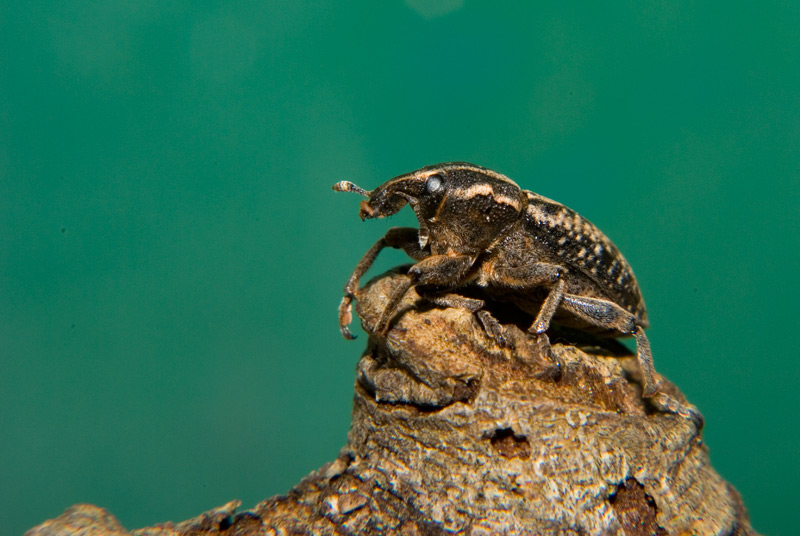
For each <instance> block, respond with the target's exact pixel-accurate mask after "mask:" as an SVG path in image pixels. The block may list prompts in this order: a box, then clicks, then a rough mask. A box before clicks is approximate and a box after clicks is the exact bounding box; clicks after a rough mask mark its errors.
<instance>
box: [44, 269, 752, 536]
mask: <svg viewBox="0 0 800 536" xmlns="http://www.w3.org/2000/svg"><path fill="white" fill-rule="evenodd" d="M405 277H406V276H405V275H403V274H402V273H399V272H392V273H389V274H387V275H385V276H383V277H381V278H379V279H376V280H375V281H373V282H372V283H370V284H369V285H367V286H366V287H365V288H364V289H361V290H360V291H359V293H358V303H357V311H358V313H359V315H360V316H361V318H362V324H363V326H364V328H365V329H366V330H367V332H368V333H370V334H371V336H370V340H369V342H368V344H367V349H366V351H365V353H364V355H363V356H362V359H361V361H360V362H359V365H358V369H357V378H356V383H355V400H354V408H353V419H352V424H351V428H350V434H349V438H348V442H347V445H346V446H345V447H344V448H343V449H342V451H341V454H340V456H339V458H337V459H336V460H335V461H333V462H331V463H329V464H327V465H326V466H324V467H323V468H322V469H320V470H319V471H315V472H313V473H311V474H310V475H309V476H308V477H306V478H305V479H303V480H302V481H301V482H300V483H299V484H298V485H297V486H296V487H295V488H293V489H292V490H291V491H290V492H289V493H288V494H287V495H285V496H279V497H273V498H270V499H267V500H265V501H263V502H261V503H260V504H258V505H256V507H255V508H253V509H252V510H249V511H245V512H240V513H236V512H235V509H236V508H237V507H238V502H231V503H228V504H227V505H224V506H223V507H220V508H219V509H217V510H212V511H210V512H207V513H205V514H202V515H200V516H198V517H197V518H194V519H191V520H188V521H185V522H183V523H180V524H173V523H166V524H163V525H158V526H155V527H150V528H145V529H139V530H134V531H131V532H127V531H126V530H125V529H123V528H122V527H121V526H119V524H118V523H117V521H116V520H115V519H114V518H113V517H112V516H111V515H109V514H108V513H106V512H105V511H104V510H102V509H100V508H97V507H94V506H88V505H79V506H76V507H73V508H71V509H69V510H68V511H67V512H65V514H64V515H62V516H61V517H59V518H56V519H54V520H50V521H47V522H45V523H43V524H42V525H40V526H38V527H35V528H34V529H31V531H29V533H28V534H29V535H30V536H43V535H54V534H59V535H62V534H92V535H95V534H97V535H100V534H113V535H123V534H135V535H139V536H144V535H147V536H155V535H159V536H167V535H169V536H172V535H193V534H198V535H199V534H224V535H256V534H259V535H260V534H287V535H288V534H420V535H423V534H473V535H474V534H540V535H590V534H591V535H610V534H620V535H628V536H634V535H659V536H661V535H688V534H691V535H698V536H700V535H712V534H714V535H750V534H755V533H754V532H753V530H752V528H751V527H750V524H749V522H748V519H747V514H746V511H745V508H744V506H743V504H742V503H741V500H740V499H739V496H738V494H737V492H736V491H735V490H734V489H733V488H732V487H731V486H730V485H729V484H727V483H726V482H725V481H724V480H722V478H720V476H719V475H718V474H717V473H716V472H715V471H714V469H713V468H712V467H711V464H710V462H709V458H708V453H707V450H706V448H705V446H704V445H703V441H702V435H701V433H700V431H699V430H698V429H697V427H696V425H695V424H694V423H693V422H692V421H690V420H687V419H685V418H683V417H680V416H677V415H674V414H668V413H662V412H659V411H658V410H657V409H656V408H654V407H651V406H650V405H649V404H648V402H647V401H645V400H643V399H642V397H641V385H640V382H639V376H638V374H637V371H636V362H635V359H633V358H632V357H631V356H628V355H625V356H623V355H620V354H619V352H616V353H615V351H613V345H611V346H609V345H600V346H598V343H597V342H590V341H586V340H584V341H582V342H581V343H580V344H578V345H577V346H576V345H575V344H572V343H567V342H564V341H565V339H564V337H566V338H567V339H568V338H569V334H566V335H565V334H564V333H562V334H561V335H559V334H557V333H554V334H552V341H553V356H548V355H547V354H546V353H543V352H542V348H541V346H540V345H539V344H537V343H536V342H535V341H534V339H532V338H530V337H529V336H528V335H527V334H525V333H524V332H523V331H522V330H520V329H519V328H518V327H516V326H515V325H513V324H506V328H505V329H506V335H507V336H508V337H509V339H510V340H511V341H513V347H514V348H513V349H509V348H501V347H499V346H498V345H497V344H496V343H495V341H494V340H493V339H492V338H489V337H488V336H487V335H486V333H485V332H484V330H483V328H482V326H481V325H480V323H479V322H477V320H476V317H475V315H474V314H472V313H470V312H469V311H467V310H465V309H460V308H457V307H451V308H431V307H426V306H425V305H424V303H423V302H421V301H420V300H419V299H418V296H417V295H416V293H415V292H414V291H413V290H411V291H409V292H408V293H407V295H406V297H405V298H404V299H403V301H402V302H401V305H400V309H399V311H398V313H397V314H396V315H394V317H393V319H392V322H391V323H390V329H389V330H388V333H387V334H386V335H385V336H379V335H376V334H374V333H373V330H372V326H374V325H375V324H376V323H377V322H378V319H379V318H380V316H381V313H382V311H383V307H384V305H385V304H386V303H388V302H389V301H391V298H392V295H393V293H394V291H395V289H396V288H399V287H398V285H402V283H403V280H404V278H405ZM560 340H561V341H562V342H559V341H560ZM656 355H657V353H656ZM553 357H554V358H555V359H553ZM556 362H558V363H559V366H556V364H555V363H556ZM660 379H661V382H662V386H663V390H664V391H665V392H667V393H669V394H670V395H671V396H673V397H674V398H676V399H678V400H680V401H682V402H684V401H685V399H684V398H683V395H682V394H681V393H680V392H679V391H678V390H677V389H676V388H675V387H674V386H673V385H672V384H670V383H669V382H668V381H667V380H665V379H663V378H660Z"/></svg>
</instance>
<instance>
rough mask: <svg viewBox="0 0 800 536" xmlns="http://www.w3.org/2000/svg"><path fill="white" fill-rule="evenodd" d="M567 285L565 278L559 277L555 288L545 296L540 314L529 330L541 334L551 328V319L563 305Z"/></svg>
mask: <svg viewBox="0 0 800 536" xmlns="http://www.w3.org/2000/svg"><path fill="white" fill-rule="evenodd" d="M566 287H567V283H566V282H565V281H564V280H563V279H559V280H558V282H557V283H556V284H555V285H554V286H553V288H551V289H550V292H549V293H548V294H547V298H545V300H544V303H543V304H542V308H541V309H539V314H537V315H536V320H534V322H533V325H532V326H531V327H530V329H529V330H528V331H531V332H533V333H536V334H538V335H541V334H542V333H544V332H545V331H547V330H548V328H550V320H551V319H552V318H553V315H554V314H555V313H556V309H558V306H559V305H561V300H562V299H564V289H566Z"/></svg>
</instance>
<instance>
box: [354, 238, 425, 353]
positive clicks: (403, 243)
mask: <svg viewBox="0 0 800 536" xmlns="http://www.w3.org/2000/svg"><path fill="white" fill-rule="evenodd" d="M385 247H391V248H395V249H402V250H404V251H405V252H406V254H407V255H408V256H409V257H411V258H412V259H415V260H420V259H423V258H425V256H426V255H427V253H426V251H425V250H423V249H422V248H421V247H420V246H419V235H418V233H417V230H416V229H414V228H413V227H392V228H391V229H389V230H388V231H386V234H385V235H384V236H383V237H382V238H381V239H380V240H378V241H377V242H375V243H374V244H373V245H372V247H371V248H369V249H368V250H367V252H366V253H364V256H363V257H361V260H360V261H359V262H358V264H357V265H356V267H355V269H354V270H353V273H352V275H351V276H350V278H349V279H348V280H347V283H345V285H344V297H343V298H342V301H341V302H340V303H339V329H340V330H341V332H342V335H343V336H344V338H345V339H351V340H352V339H355V338H356V337H355V335H353V333H352V332H351V331H350V328H349V327H348V325H349V324H350V322H351V321H352V320H353V313H352V303H353V298H354V297H355V295H356V291H357V290H358V284H359V282H360V281H361V278H362V277H363V276H364V274H366V273H367V271H368V270H369V269H370V267H371V266H372V264H373V263H374V262H375V259H376V258H378V254H379V253H380V252H381V251H382V250H383V248H385Z"/></svg>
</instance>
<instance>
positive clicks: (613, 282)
mask: <svg viewBox="0 0 800 536" xmlns="http://www.w3.org/2000/svg"><path fill="white" fill-rule="evenodd" d="M334 189H335V190H337V191H353V192H357V193H360V194H361V195H364V196H366V197H367V199H365V200H364V201H362V202H361V211H360V212H361V218H362V219H368V218H381V217H385V216H390V215H392V214H394V213H396V212H397V211H399V210H400V209H401V208H402V207H403V206H405V205H406V204H408V205H410V206H411V208H412V209H413V210H414V213H415V214H416V216H417V220H418V221H419V229H414V228H397V227H395V228H392V229H389V231H388V232H387V233H386V235H385V236H384V237H383V238H381V239H380V240H379V241H378V242H376V243H375V244H374V245H373V246H372V248H370V249H369V250H368V251H367V253H366V254H365V255H364V257H363V258H362V259H361V261H360V262H359V263H358V265H357V266H356V268H355V270H354V271H353V274H352V276H351V277H350V279H349V280H348V282H347V284H346V285H345V292H344V294H345V295H344V298H343V299H342V303H341V305H340V308H339V322H340V327H341V330H342V334H343V335H344V336H345V337H347V338H353V336H352V334H351V333H350V331H349V329H348V327H347V326H348V324H349V323H350V320H351V318H352V317H351V313H350V306H351V302H352V299H353V298H354V296H355V291H356V290H357V289H358V284H359V280H360V279H361V277H362V276H363V275H364V274H365V273H366V272H367V270H368V269H369V267H370V266H371V265H372V263H373V262H374V260H375V258H376V257H377V255H378V253H379V252H380V251H381V250H382V249H383V248H384V247H387V246H388V247H393V248H397V249H403V250H404V251H405V252H406V253H407V254H408V255H409V256H410V257H411V258H413V259H415V260H416V261H418V262H417V263H416V264H414V265H413V266H412V267H411V268H410V269H409V275H410V276H411V277H410V279H409V283H408V286H407V287H406V288H405V289H401V291H399V292H398V294H397V296H395V297H394V299H393V300H391V301H390V303H389V304H388V305H387V308H386V312H385V318H384V319H383V322H384V324H385V325H384V328H385V327H386V325H388V322H389V321H390V320H391V317H392V315H393V314H394V313H395V308H396V306H397V304H398V303H399V301H400V300H401V299H402V297H403V295H404V294H405V292H406V291H407V290H408V288H410V286H414V288H415V289H416V291H417V292H418V293H419V294H420V295H421V296H424V297H425V298H427V299H428V300H430V301H431V302H433V303H434V304H437V305H441V306H456V307H466V308H468V309H470V310H472V311H473V312H475V313H476V314H477V317H478V319H479V320H480V321H481V323H482V324H483V326H484V328H485V329H486V331H487V333H489V334H490V335H492V336H493V337H495V338H496V339H497V340H498V342H500V343H501V344H503V343H504V342H505V339H504V336H503V327H502V326H501V325H500V324H499V323H498V322H497V320H495V319H494V318H493V317H492V315H491V314H489V312H488V311H487V310H486V309H485V308H484V306H485V305H486V303H485V301H484V300H482V299H477V298H475V297H474V295H470V296H466V295H465V293H464V292H459V291H460V290H462V289H464V290H466V289H468V288H470V287H472V288H474V287H477V288H479V289H481V290H482V293H481V297H486V299H488V300H498V301H512V302H514V303H515V304H516V305H517V306H519V307H520V308H521V309H523V310H525V311H527V312H528V313H530V314H531V315H533V316H534V318H535V319H534V321H533V323H532V325H531V326H530V328H529V330H528V331H529V332H530V333H532V334H534V335H536V336H537V337H538V338H539V339H540V341H544V343H545V344H548V345H549V343H548V342H547V336H546V334H545V332H546V331H547V329H548V328H549V326H550V322H551V320H554V319H555V320H556V321H557V322H559V323H561V324H564V325H567V326H572V327H577V328H581V329H585V330H590V331H593V332H596V333H599V334H601V335H605V336H612V337H619V336H634V337H636V344H637V357H638V359H639V363H640V366H641V369H642V376H643V394H644V396H646V397H653V396H654V395H656V394H659V398H660V402H661V405H662V406H664V407H665V408H666V409H669V410H673V411H677V412H683V413H685V414H687V416H690V417H691V418H693V419H695V418H696V419H698V420H699V414H696V413H691V411H690V410H685V411H683V410H684V408H678V407H676V405H675V403H674V401H672V400H671V399H669V397H666V395H663V393H659V392H658V384H657V382H656V381H655V377H654V372H655V371H654V369H653V363H652V357H651V355H650V347H649V342H648V340H647V337H646V336H645V334H644V329H645V328H646V327H647V326H648V320H647V312H646V308H645V305H644V300H643V299H642V294H641V292H640V290H639V286H638V284H637V283H636V278H635V276H634V275H633V271H632V270H631V267H630V265H629V264H628V262H627V261H626V260H625V258H624V257H623V256H622V254H621V253H620V251H619V250H618V249H617V247H616V246H614V244H613V243H612V242H611V241H610V240H609V239H608V238H607V237H606V236H605V235H604V234H603V233H602V232H601V231H600V230H599V229H598V228H597V227H595V226H594V225H593V224H592V223H590V222H589V221H588V220H586V219H585V218H583V217H582V216H580V215H579V214H577V213H576V212H575V211H573V210H571V209H569V208H567V207H565V206H564V205H562V204H560V203H557V202H555V201H552V200H550V199H547V198H545V197H542V196H540V195H538V194H535V193H533V192H529V191H527V190H522V189H521V188H520V187H519V186H517V184H516V183H514V182H513V181H512V180H510V179H509V178H507V177H505V176H504V175H501V174H499V173H497V172H494V171H492V170H489V169H486V168H482V167H480V166H476V165H474V164H468V163H463V162H452V163H445V164H437V165H434V166H428V167H425V168H422V169H420V170H418V171H414V172H412V173H408V174H404V175H400V176H398V177H395V178H394V179H391V180H389V181H387V182H386V183H384V184H383V185H381V186H379V187H378V188H376V189H375V190H372V191H366V190H363V189H362V188H360V187H358V186H356V185H354V184H352V183H350V182H347V181H342V182H339V183H337V184H336V185H334ZM378 331H379V332H380V331H381V330H380V329H379V330H378Z"/></svg>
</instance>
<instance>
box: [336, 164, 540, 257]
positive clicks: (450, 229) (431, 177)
mask: <svg viewBox="0 0 800 536" xmlns="http://www.w3.org/2000/svg"><path fill="white" fill-rule="evenodd" d="M333 188H334V190H337V191H350V192H356V193H360V194H361V195H364V196H366V197H367V199H365V200H364V201H362V202H361V206H360V208H361V210H360V215H361V219H362V220H365V219H370V218H383V217H385V216H391V215H392V214H395V213H397V212H398V211H399V210H400V209H401V208H403V207H404V206H405V205H406V204H409V205H411V208H412V209H413V210H414V213H415V214H416V216H417V220H418V221H419V225H420V231H419V236H420V246H421V247H425V245H426V244H427V243H428V242H429V241H430V245H431V251H432V253H434V254H441V253H445V252H447V251H448V250H450V251H455V252H458V253H470V252H479V251H481V250H483V249H485V248H486V247H488V246H489V244H491V243H492V242H493V241H494V240H495V239H496V238H497V236H498V235H499V234H500V233H501V232H502V231H503V230H504V229H506V228H507V227H508V226H509V225H510V224H511V223H513V222H514V221H516V220H517V219H518V218H519V216H520V214H522V212H523V211H524V209H525V205H526V204H527V197H526V196H525V195H524V194H523V193H522V191H521V190H520V188H519V186H517V185H516V184H515V183H514V182H513V181H511V180H510V179H508V178H507V177H505V176H503V175H500V174H499V173H496V172H494V171H491V170H489V169H486V168H482V167H480V166H476V165H474V164H467V163H464V162H450V163H445V164H437V165H433V166H427V167H424V168H422V169H419V170H417V171H413V172H411V173H406V174H404V175H400V176H398V177H395V178H393V179H391V180H389V181H387V182H385V183H384V184H382V185H381V186H379V187H377V188H376V189H374V190H372V191H369V192H368V191H366V190H363V189H362V188H359V187H358V186H356V185H355V184H353V183H351V182H347V181H342V182H339V183H337V184H335V185H334V187H333Z"/></svg>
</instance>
